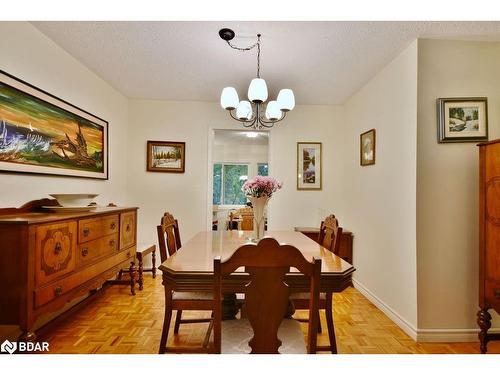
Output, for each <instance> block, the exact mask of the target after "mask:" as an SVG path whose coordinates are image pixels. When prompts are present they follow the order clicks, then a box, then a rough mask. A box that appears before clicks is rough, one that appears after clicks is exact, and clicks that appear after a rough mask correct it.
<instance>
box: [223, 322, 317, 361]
mask: <svg viewBox="0 0 500 375" xmlns="http://www.w3.org/2000/svg"><path fill="white" fill-rule="evenodd" d="M221 335H222V336H221V337H222V342H221V352H222V354H248V353H250V352H251V351H252V349H251V348H250V347H249V346H248V342H249V341H250V339H251V338H252V337H253V330H252V326H251V325H250V322H249V321H248V319H235V320H223V321H222V331H221ZM278 338H279V339H280V340H281V342H282V344H281V346H280V347H279V349H278V351H279V352H280V354H307V347H306V343H305V340H304V334H303V333H302V329H301V327H300V323H299V322H297V321H296V320H294V319H283V321H282V322H281V325H280V328H279V329H278Z"/></svg>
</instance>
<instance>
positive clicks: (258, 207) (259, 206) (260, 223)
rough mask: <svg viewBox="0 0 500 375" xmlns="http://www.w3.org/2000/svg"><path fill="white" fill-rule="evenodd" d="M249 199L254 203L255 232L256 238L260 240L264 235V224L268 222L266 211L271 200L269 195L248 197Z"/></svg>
mask: <svg viewBox="0 0 500 375" xmlns="http://www.w3.org/2000/svg"><path fill="white" fill-rule="evenodd" d="M247 198H248V200H249V201H250V202H251V203H252V208H253V233H254V238H255V240H257V241H259V240H260V239H261V238H262V237H264V226H265V222H266V218H265V215H264V212H265V210H266V205H267V202H268V201H269V197H267V196H264V197H258V198H257V197H252V196H249V197H247Z"/></svg>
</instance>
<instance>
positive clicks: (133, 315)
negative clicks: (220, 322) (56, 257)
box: [38, 275, 500, 354]
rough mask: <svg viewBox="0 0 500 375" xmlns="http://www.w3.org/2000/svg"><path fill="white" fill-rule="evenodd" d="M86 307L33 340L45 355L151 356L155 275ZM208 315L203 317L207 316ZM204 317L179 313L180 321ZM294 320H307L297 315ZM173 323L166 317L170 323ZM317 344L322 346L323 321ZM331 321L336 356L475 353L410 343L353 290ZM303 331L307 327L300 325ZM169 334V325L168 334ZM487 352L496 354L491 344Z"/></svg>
mask: <svg viewBox="0 0 500 375" xmlns="http://www.w3.org/2000/svg"><path fill="white" fill-rule="evenodd" d="M94 298H95V299H94V300H93V301H92V303H90V304H88V305H87V306H85V307H83V308H82V309H80V310H78V311H76V312H75V313H74V314H71V315H70V316H68V317H67V318H66V319H63V320H61V321H60V322H58V323H57V324H56V325H55V326H53V327H51V329H50V330H47V332H46V333H44V334H42V335H41V336H40V337H39V338H38V340H39V341H48V342H49V343H50V353H157V351H158V345H159V341H160V335H161V327H162V324H163V300H164V296H163V287H162V285H161V276H160V277H157V278H156V279H153V278H152V277H151V276H150V275H146V276H145V285H144V290H143V291H138V292H137V295H136V296H135V297H132V296H130V294H129V289H128V288H127V286H112V287H108V288H105V290H104V291H102V293H99V295H97V296H95V297H94ZM207 314H208V315H207ZM202 316H209V313H203V312H184V314H183V317H186V318H188V317H202ZM296 316H301V317H307V312H305V311H299V312H297V313H296ZM173 320H174V319H172V321H173ZM321 320H322V325H323V327H324V331H323V333H322V334H320V335H319V337H318V345H327V344H328V336H327V333H326V322H325V317H324V315H322V316H321ZM334 320H335V329H336V334H337V346H338V350H339V353H341V354H347V353H358V354H365V353H379V354H398V353H406V354H409V353H440V354H452V353H479V344H478V343H475V342H473V343H444V344H443V343H435V344H434V343H416V342H414V341H413V340H412V339H411V338H410V337H409V336H407V335H406V334H405V333H404V332H403V331H402V330H401V329H400V328H399V327H398V326H396V325H395V324H394V323H393V322H392V321H391V320H390V319H389V318H388V317H387V316H385V315H384V314H383V313H382V312H381V311H380V310H379V309H377V308H376V307H375V306H374V305H373V304H372V303H371V302H369V301H368V300H367V299H366V298H365V297H364V296H363V295H361V294H360V293H359V292H358V291H357V290H356V289H354V288H348V289H347V290H346V291H344V292H343V293H340V294H336V295H334ZM206 327H207V325H206V324H188V325H182V326H181V329H180V332H179V334H178V335H177V336H176V337H173V338H170V342H169V345H180V346H189V345H193V346H196V345H198V344H199V343H200V342H201V341H202V340H203V337H204V334H205V330H206ZM303 329H304V333H305V334H306V333H307V325H306V324H303ZM170 332H171V333H172V332H173V327H172V329H171V330H170ZM488 349H489V352H490V353H500V342H491V343H490V344H489V346H488Z"/></svg>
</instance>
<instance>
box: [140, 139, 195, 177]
mask: <svg viewBox="0 0 500 375" xmlns="http://www.w3.org/2000/svg"><path fill="white" fill-rule="evenodd" d="M185 168H186V143H185V142H172V141H148V144H147V165H146V169H147V171H149V172H164V173H184V171H185Z"/></svg>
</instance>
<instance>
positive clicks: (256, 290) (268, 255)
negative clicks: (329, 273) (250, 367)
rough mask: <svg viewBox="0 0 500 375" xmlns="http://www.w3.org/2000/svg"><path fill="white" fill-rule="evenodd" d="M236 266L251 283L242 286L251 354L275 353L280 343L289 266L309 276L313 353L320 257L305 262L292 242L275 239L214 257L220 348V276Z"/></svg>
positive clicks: (311, 348)
mask: <svg viewBox="0 0 500 375" xmlns="http://www.w3.org/2000/svg"><path fill="white" fill-rule="evenodd" d="M239 267H245V271H246V272H247V273H248V274H249V275H250V280H251V281H250V282H249V283H248V284H247V285H246V286H245V290H244V293H245V302H246V311H247V316H248V320H249V321H250V324H251V326H252V329H253V334H254V336H253V338H252V339H251V340H250V341H249V346H250V347H251V348H252V351H251V353H253V354H277V353H279V352H278V349H279V347H280V345H281V341H280V340H279V339H278V328H279V326H280V324H281V321H282V320H283V318H284V316H285V314H286V311H287V307H288V303H289V302H288V301H289V296H290V288H289V286H288V285H287V284H286V282H285V275H286V274H287V273H288V272H289V271H290V267H295V268H296V269H297V270H299V271H300V272H301V273H303V274H304V275H306V276H309V277H310V280H311V284H310V293H311V299H310V306H309V331H308V332H309V334H308V352H309V353H315V352H316V346H317V345H316V344H317V335H316V332H317V329H318V317H319V314H318V300H319V283H320V274H321V259H313V260H312V262H309V261H307V259H305V258H304V256H303V255H302V253H301V252H300V251H299V250H298V249H297V248H295V247H294V246H291V245H280V244H279V243H278V242H277V241H276V240H275V239H274V238H264V239H262V240H261V241H259V243H258V244H246V245H243V246H241V247H239V248H238V249H237V250H236V251H235V252H234V254H233V255H231V257H230V258H229V259H227V260H225V261H224V262H221V259H220V257H217V258H215V259H214V302H215V305H214V344H215V351H216V352H217V353H220V351H221V319H222V311H221V303H222V300H221V299H222V290H223V279H224V276H225V275H229V274H230V273H232V272H234V271H235V270H236V269H238V268H239Z"/></svg>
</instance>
